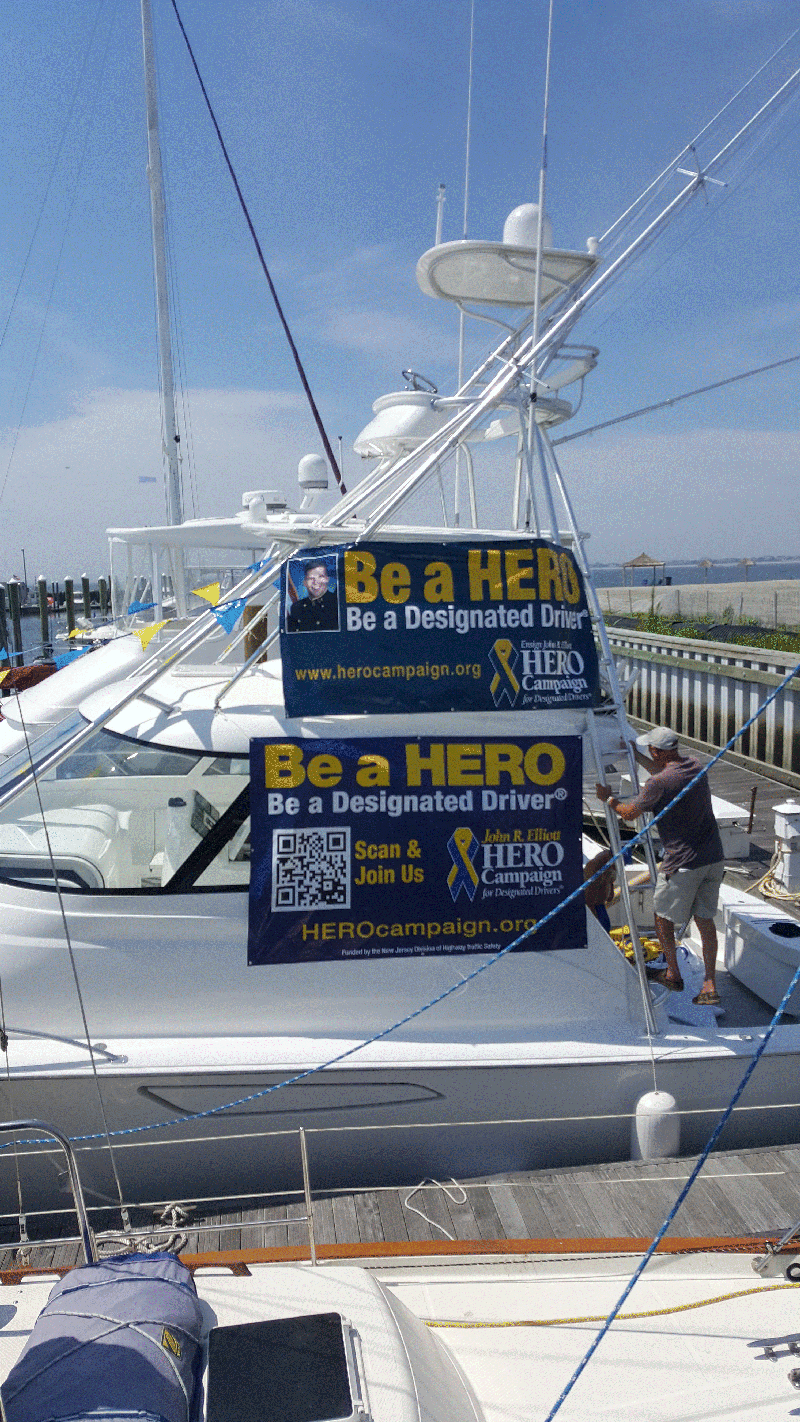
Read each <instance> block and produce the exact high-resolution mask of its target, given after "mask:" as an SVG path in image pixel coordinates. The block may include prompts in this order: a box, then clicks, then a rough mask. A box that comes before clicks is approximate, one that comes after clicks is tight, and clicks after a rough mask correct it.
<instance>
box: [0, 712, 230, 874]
mask: <svg viewBox="0 0 800 1422" xmlns="http://www.w3.org/2000/svg"><path fill="white" fill-rule="evenodd" d="M85 726H86V722H85V720H84V719H83V717H81V716H80V715H76V716H74V717H70V718H69V721H68V722H65V723H64V724H63V725H61V726H59V727H58V728H57V730H55V731H52V732H50V733H48V734H47V735H46V736H43V737H42V738H41V739H40V740H38V741H37V742H36V746H35V762H36V764H37V765H39V766H44V765H45V763H46V761H45V758H46V757H47V756H49V755H51V754H52V752H53V751H55V750H57V749H58V747H59V746H63V745H64V744H65V743H66V741H67V740H68V739H69V737H70V736H71V735H74V734H75V733H76V732H77V731H80V730H81V729H84V728H85ZM14 760H15V762H16V764H15V765H14V766H13V767H12V765H11V764H10V759H9V764H8V766H7V767H6V768H5V769H6V776H5V777H4V779H5V778H8V779H9V780H10V779H12V777H16V778H17V779H21V778H22V776H24V775H25V774H26V773H27V772H29V770H30V765H31V760H30V756H17V757H14ZM249 785H250V765H249V759H248V757H247V756H241V755H240V756H234V755H216V754H213V753H209V752H203V751H197V750H184V749H180V748H175V747H172V746H164V745H157V744H153V743H150V742H145V741H140V740H135V739H133V738H131V737H127V736H119V735H115V734H114V733H113V732H112V731H109V730H100V731H97V732H96V733H95V734H94V735H93V736H90V737H89V738H88V739H87V740H85V741H83V742H82V743H81V744H80V745H79V746H78V747H77V748H76V749H75V750H74V751H73V752H72V754H69V755H67V756H65V758H64V759H63V760H62V761H61V762H60V763H58V764H57V765H55V766H54V767H51V768H50V769H44V770H42V771H41V772H40V773H39V774H38V775H37V776H36V781H35V784H33V785H30V786H28V787H27V788H26V789H25V790H22V791H21V792H20V793H19V794H18V795H17V797H16V798H15V799H13V800H12V801H11V802H10V803H9V804H7V805H6V806H5V807H4V808H3V809H2V810H0V878H2V879H5V880H7V881H8V880H10V881H13V882H14V883H16V884H20V885H27V886H30V887H36V888H40V889H41V888H53V887H55V885H56V883H58V884H59V885H60V887H61V888H62V889H65V890H67V891H70V890H71V891H74V892H109V891H112V892H115V893H126V892H130V891H134V892H137V893H141V892H160V891H162V890H164V889H165V888H167V886H168V885H170V881H172V880H175V888H176V889H177V885H178V883H180V887H181V889H187V888H192V887H194V886H195V885H197V886H198V887H202V888H205V887H217V888H224V887H228V888H239V889H246V888H247V885H248V882H249V875H250V855H249V819H248V814H249V803H248V802H249ZM207 837H208V838H207ZM201 846H203V847H202V848H201ZM187 866H188V867H187ZM179 871H180V872H179ZM176 876H178V878H177V879H176Z"/></svg>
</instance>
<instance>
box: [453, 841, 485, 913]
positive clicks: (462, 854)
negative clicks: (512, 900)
mask: <svg viewBox="0 0 800 1422" xmlns="http://www.w3.org/2000/svg"><path fill="white" fill-rule="evenodd" d="M447 848H448V849H449V851H450V858H451V859H452V861H453V867H452V869H451V870H450V873H449V874H448V876H447V887H448V889H449V890H450V896H451V898H452V900H453V902H454V903H455V901H456V899H457V898H458V895H459V893H460V891H461V890H462V889H464V890H465V892H466V895H467V898H468V899H469V901H470V903H472V900H473V899H474V897H475V894H476V892H477V889H478V882H479V881H478V875H477V873H476V871H475V868H474V866H473V863H472V861H473V859H474V858H475V855H476V854H477V853H478V841H477V839H476V838H475V835H474V834H473V833H472V830H471V829H468V828H467V827H466V826H464V827H463V828H462V829H457V830H454V831H453V833H452V835H451V836H450V838H449V840H448V841H447Z"/></svg>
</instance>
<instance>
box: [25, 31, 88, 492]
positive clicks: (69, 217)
mask: <svg viewBox="0 0 800 1422" xmlns="http://www.w3.org/2000/svg"><path fill="white" fill-rule="evenodd" d="M110 45H111V29H110V28H109V32H108V36H107V38H106V45H105V49H104V50H103V57H102V60H101V63H100V75H102V73H103V71H104V69H105V64H106V60H107V58H108V51H109V48H110ZM100 94H101V85H100V83H99V76H98V83H97V85H96V86H95V90H94V97H93V99H92V103H91V105H90V108H89V115H88V118H87V121H86V127H85V130H84V135H83V149H82V152H81V155H80V160H79V162H78V168H77V171H76V173H75V180H74V183H73V187H72V195H71V197H70V200H69V204H68V207H67V215H66V218H65V220H64V228H63V231H62V234H61V243H60V245H59V249H58V255H57V257H56V264H55V269H54V271H53V279H52V281H51V283H50V290H49V292H48V294H47V302H46V304H45V309H44V316H43V318H42V324H41V327H40V328H39V339H38V341H37V343H36V350H35V352H34V357H33V365H32V367H31V373H30V376H29V377H28V384H27V386H26V389H25V399H24V400H23V402H22V409H21V410H20V415H19V420H18V421H17V425H16V428H15V430H14V437H13V439H12V441H11V449H10V452H9V456H8V462H7V464H6V470H5V474H4V475H3V481H2V484H0V502H2V499H3V495H4V494H5V491H6V485H7V484H8V479H9V475H10V473H11V466H12V464H13V462H14V455H15V454H16V450H17V444H18V442H19V436H20V432H21V430H22V422H23V420H24V418H25V411H26V410H27V408H28V401H29V399H30V394H31V389H32V386H33V381H34V378H35V376H36V371H37V368H38V365H39V356H40V354H41V350H42V344H43V342H44V336H45V331H46V330H47V323H48V320H49V318H50V309H51V307H52V304H53V297H54V295H55V290H56V286H57V284H58V279H59V276H60V275H61V258H62V257H63V255H64V248H65V247H66V245H67V237H68V235H69V229H70V223H71V221H72V214H73V211H74V209H75V204H76V202H77V198H78V181H79V179H80V176H81V174H82V172H83V167H84V164H85V162H86V154H87V151H88V146H89V134H90V132H91V129H92V124H93V122H94V115H95V112H96V109H97V104H98V101H99V98H100Z"/></svg>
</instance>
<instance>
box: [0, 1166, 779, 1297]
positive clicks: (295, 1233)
mask: <svg viewBox="0 0 800 1422" xmlns="http://www.w3.org/2000/svg"><path fill="white" fill-rule="evenodd" d="M694 1164H695V1159H693V1158H686V1157H681V1158H678V1159H674V1158H673V1159H668V1160H659V1161H650V1162H644V1161H622V1162H615V1163H613V1164H609V1165H589V1166H583V1167H579V1168H573V1169H564V1170H543V1171H534V1172H530V1173H528V1174H514V1175H509V1176H504V1177H493V1178H492V1179H488V1180H478V1181H463V1182H456V1181H452V1180H451V1181H443V1182H433V1181H426V1182H424V1183H423V1184H417V1185H414V1184H409V1185H406V1186H404V1187H400V1188H397V1187H387V1188H385V1189H370V1190H363V1191H337V1192H335V1193H330V1194H320V1195H318V1196H316V1197H315V1198H314V1200H313V1221H314V1236H315V1241H316V1248H317V1252H318V1255H319V1257H320V1258H323V1259H325V1258H329V1259H332V1258H363V1257H370V1256H379V1257H386V1256H409V1255H410V1256H413V1255H418V1256H421V1257H425V1256H426V1255H430V1254H431V1253H433V1252H437V1253H443V1254H445V1255H447V1254H451V1253H452V1254H458V1255H464V1254H483V1253H504V1254H505V1253H513V1254H519V1253H523V1254H524V1253H542V1252H547V1249H548V1245H551V1246H555V1243H556V1242H558V1243H559V1247H563V1245H564V1242H565V1241H572V1242H574V1247H575V1248H576V1249H577V1248H578V1247H579V1245H580V1247H581V1248H584V1249H586V1248H590V1249H595V1250H598V1251H608V1250H614V1249H620V1250H622V1251H625V1250H630V1249H635V1248H641V1247H643V1245H646V1244H647V1243H649V1241H650V1240H651V1239H652V1238H653V1236H654V1235H655V1234H656V1233H657V1231H658V1230H659V1229H660V1227H661V1225H662V1223H663V1221H664V1219H665V1218H666V1216H667V1214H668V1213H669V1211H670V1210H671V1209H672V1207H673V1205H674V1203H675V1200H676V1199H677V1196H678V1194H679V1193H680V1190H681V1188H682V1186H683V1184H684V1183H685V1181H686V1180H687V1178H688V1176H689V1174H690V1173H691V1171H692V1169H693V1167H694ZM798 1221H800V1146H781V1147H773V1148H768V1149H763V1150H744V1151H723V1152H719V1153H717V1154H715V1155H713V1156H712V1157H711V1158H710V1159H709V1160H708V1161H707V1163H706V1165H705V1167H704V1169H703V1171H702V1173H701V1175H700V1177H699V1179H698V1180H697V1181H696V1183H695V1185H694V1186H693V1188H692V1190H691V1191H690V1193H689V1195H688V1197H687V1199H686V1200H685V1201H684V1203H683V1204H682V1205H681V1207H680V1209H679V1210H678V1212H677V1214H676V1216H675V1219H674V1220H673V1222H672V1224H671V1225H670V1228H669V1231H668V1233H667V1236H666V1239H665V1247H671V1248H672V1249H675V1248H676V1247H680V1242H681V1241H684V1242H686V1241H689V1240H691V1241H692V1242H693V1243H694V1245H695V1246H696V1245H697V1242H698V1241H699V1240H704V1241H708V1240H715V1241H722V1240H728V1241H731V1242H733V1241H738V1242H739V1245H740V1247H752V1249H753V1251H754V1253H758V1252H760V1251H761V1249H762V1247H763V1245H764V1243H765V1241H766V1240H772V1241H777V1240H778V1239H779V1238H780V1237H781V1236H782V1235H783V1234H785V1233H786V1231H787V1230H789V1229H790V1228H791V1227H792V1226H793V1225H794V1224H795V1223H797V1222H798ZM134 1224H135V1226H136V1227H138V1228H140V1229H141V1228H142V1227H143V1226H144V1227H146V1222H145V1220H144V1219H142V1218H140V1219H139V1220H135V1221H134ZM70 1228H74V1226H71V1227H70ZM183 1232H184V1233H185V1236H186V1238H185V1243H184V1245H183V1249H182V1252H181V1257H182V1258H184V1259H186V1260H187V1261H202V1262H206V1263H208V1262H211V1259H210V1256H212V1255H218V1256H220V1262H227V1263H229V1264H230V1263H231V1262H233V1261H232V1255H233V1254H234V1253H236V1254H239V1252H240V1251H244V1262H247V1257H248V1255H249V1257H250V1262H255V1261H256V1260H266V1261H275V1262H279V1261H284V1262H285V1261H287V1260H293V1259H308V1258H309V1235H308V1227H307V1224H306V1220H305V1211H304V1203H303V1199H302V1195H301V1196H300V1197H299V1198H286V1197H284V1199H283V1200H282V1201H281V1202H280V1203H276V1204H270V1205H265V1204H263V1203H262V1204H258V1205H255V1206H254V1208H252V1209H238V1210H220V1211H217V1212H215V1213H212V1214H208V1215H206V1216H205V1217H204V1218H203V1219H197V1218H196V1217H195V1218H193V1219H192V1221H191V1222H190V1223H189V1224H187V1225H184V1226H183ZM51 1237H52V1236H51ZM162 1242H163V1237H162ZM152 1244H153V1245H155V1244H156V1240H155V1238H153V1240H152ZM728 1247H730V1245H729V1246H728ZM106 1252H114V1250H113V1249H107V1250H106ZM80 1257H81V1255H80V1247H79V1245H78V1243H77V1241H76V1240H74V1239H69V1240H68V1239H64V1241H63V1243H60V1244H58V1245H50V1246H49V1247H47V1248H41V1249H40V1248H34V1249H33V1250H32V1251H31V1253H30V1255H29V1256H25V1257H22V1258H21V1257H20V1253H19V1251H18V1249H17V1248H14V1247H12V1246H11V1245H6V1246H5V1247H3V1248H2V1249H0V1280H2V1282H4V1283H7V1282H10V1281H11V1279H12V1278H13V1277H14V1276H16V1275H18V1273H19V1270H20V1266H21V1265H22V1266H23V1267H24V1266H26V1265H27V1266H29V1267H31V1268H33V1269H36V1270H59V1269H68V1268H70V1267H72V1266H73V1265H75V1264H77V1263H79V1262H80ZM240 1258H241V1255H240Z"/></svg>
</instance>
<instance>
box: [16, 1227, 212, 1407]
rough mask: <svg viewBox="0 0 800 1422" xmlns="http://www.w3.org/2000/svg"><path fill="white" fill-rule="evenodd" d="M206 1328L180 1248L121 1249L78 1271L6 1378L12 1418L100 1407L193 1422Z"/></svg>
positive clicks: (51, 1302)
mask: <svg viewBox="0 0 800 1422" xmlns="http://www.w3.org/2000/svg"><path fill="white" fill-rule="evenodd" d="M202 1335H203V1323H202V1312H201V1308H200V1303H199V1300H198V1298H197V1293H196V1291H195V1287H194V1281H193V1279H192V1276H191V1274H190V1273H189V1271H188V1269H186V1268H185V1266H184V1265H183V1264H181V1263H180V1261H179V1260H178V1259H176V1258H175V1256H174V1255H172V1254H126V1255H118V1256H116V1257H114V1258H111V1259H103V1260H101V1261H100V1262H99V1263H98V1264H87V1265H84V1266H83V1267H81V1268H79V1269H73V1270H71V1271H70V1273H69V1274H66V1275H65V1276H64V1278H63V1279H60V1280H59V1282H58V1283H57V1284H56V1285H55V1287H54V1288H53V1290H52V1292H51V1294H50V1297H49V1299H48V1300H47V1303H46V1304H45V1307H44V1308H43V1309H42V1312H41V1313H40V1315H39V1317H38V1319H37V1321H36V1324H35V1327H34V1329H33V1332H32V1333H31V1336H30V1338H29V1339H28V1342H27V1343H26V1345H25V1348H24V1350H23V1352H22V1354H21V1356H20V1358H19V1360H18V1361H17V1363H16V1364H15V1366H14V1367H13V1368H12V1370H11V1372H10V1373H9V1375H8V1378H7V1379H6V1381H5V1383H4V1384H3V1388H2V1399H3V1405H4V1408H5V1415H6V1418H7V1422H55V1419H62V1418H89V1417H96V1416H97V1415H98V1414H102V1417H103V1422H112V1419H114V1418H122V1417H126V1418H132V1417H136V1418H138V1419H139V1422H143V1419H145V1418H149V1419H160V1422H195V1419H197V1418H199V1416H200V1410H201V1405H202Z"/></svg>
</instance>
